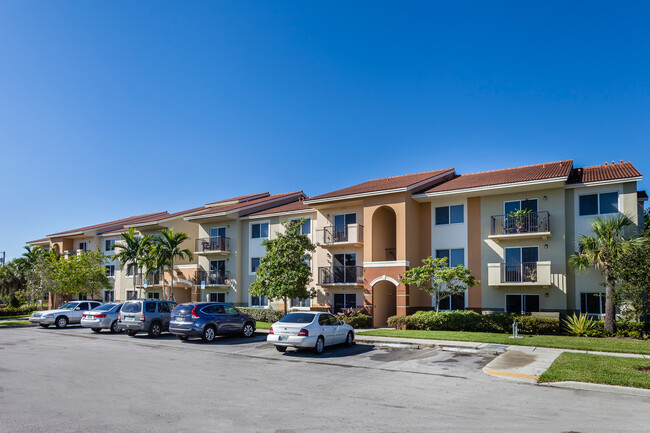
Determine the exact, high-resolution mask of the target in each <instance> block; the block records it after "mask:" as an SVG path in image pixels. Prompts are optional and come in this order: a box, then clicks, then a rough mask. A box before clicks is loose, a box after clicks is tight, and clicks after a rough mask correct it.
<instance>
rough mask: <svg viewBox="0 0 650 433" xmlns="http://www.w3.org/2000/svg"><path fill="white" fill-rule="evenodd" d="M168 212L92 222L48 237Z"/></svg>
mask: <svg viewBox="0 0 650 433" xmlns="http://www.w3.org/2000/svg"><path fill="white" fill-rule="evenodd" d="M168 214H169V212H167V211H162V212H152V213H148V214H141V215H133V216H130V217H126V218H120V219H118V220H112V221H106V222H103V223H97V224H91V225H89V226H83V227H77V228H75V229H70V230H63V231H61V232H55V233H51V234H48V235H47V237H48V238H49V237H52V236H55V235H63V234H66V233H71V232H76V231H79V230H90V229H95V228H99V227H101V226H112V225H119V224H120V223H125V222H127V221H132V220H134V219H144V218H151V217H153V216H158V215H160V216H162V215H168Z"/></svg>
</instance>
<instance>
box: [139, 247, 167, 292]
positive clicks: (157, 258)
mask: <svg viewBox="0 0 650 433" xmlns="http://www.w3.org/2000/svg"><path fill="white" fill-rule="evenodd" d="M159 243H160V236H157V235H156V236H145V237H144V239H143V250H144V258H143V259H142V260H141V262H140V264H141V266H142V267H143V268H146V269H147V271H149V270H151V269H153V270H155V271H156V272H158V275H160V278H161V282H162V291H163V299H164V298H165V267H166V266H167V257H166V256H165V254H163V252H162V251H161V250H160V249H159V248H155V247H156V245H158V244H159ZM172 279H173V278H172Z"/></svg>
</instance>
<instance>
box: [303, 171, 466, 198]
mask: <svg viewBox="0 0 650 433" xmlns="http://www.w3.org/2000/svg"><path fill="white" fill-rule="evenodd" d="M453 170H454V169H453V168H444V169H441V170H433V171H425V172H423V173H412V174H403V175H401V176H393V177H382V178H379V179H373V180H369V181H367V182H363V183H360V184H358V185H354V186H349V187H347V188H343V189H339V190H336V191H332V192H328V193H326V194H321V195H317V196H315V197H310V198H309V200H320V199H324V198H333V197H343V196H347V195H354V194H363V193H369V192H379V191H386V190H392V189H398V188H407V189H408V188H409V187H411V186H413V185H416V184H418V183H420V182H425V181H427V180H428V179H432V178H435V177H437V176H440V175H443V174H445V173H453Z"/></svg>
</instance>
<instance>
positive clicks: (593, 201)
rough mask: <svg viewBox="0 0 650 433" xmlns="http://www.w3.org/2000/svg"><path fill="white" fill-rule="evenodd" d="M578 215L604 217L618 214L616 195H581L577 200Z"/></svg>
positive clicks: (610, 193) (613, 193) (611, 193)
mask: <svg viewBox="0 0 650 433" xmlns="http://www.w3.org/2000/svg"><path fill="white" fill-rule="evenodd" d="M578 206H579V208H580V210H579V214H580V215H581V216H584V215H598V214H600V215H606V214H612V213H617V212H618V193H617V192H607V193H602V194H588V195H581V196H580V197H579V198H578Z"/></svg>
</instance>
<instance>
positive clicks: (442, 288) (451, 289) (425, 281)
mask: <svg viewBox="0 0 650 433" xmlns="http://www.w3.org/2000/svg"><path fill="white" fill-rule="evenodd" d="M400 280H401V281H402V283H404V284H410V285H414V286H416V287H417V288H418V289H420V290H422V291H425V292H427V293H429V294H430V295H431V296H432V297H433V299H434V300H435V301H436V312H438V311H440V301H442V300H443V299H446V298H448V297H449V296H451V295H459V294H461V293H463V292H464V291H465V289H467V288H468V287H472V286H474V285H476V284H478V283H480V281H478V280H477V279H476V278H474V277H473V276H472V275H471V274H470V271H469V269H467V268H466V267H465V266H463V265H458V266H455V267H453V268H452V267H449V266H448V265H447V258H446V257H443V258H440V259H437V258H436V259H434V258H433V257H427V258H426V259H424V260H422V266H418V267H416V268H411V269H409V270H407V271H405V272H404V275H403V276H400Z"/></svg>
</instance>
